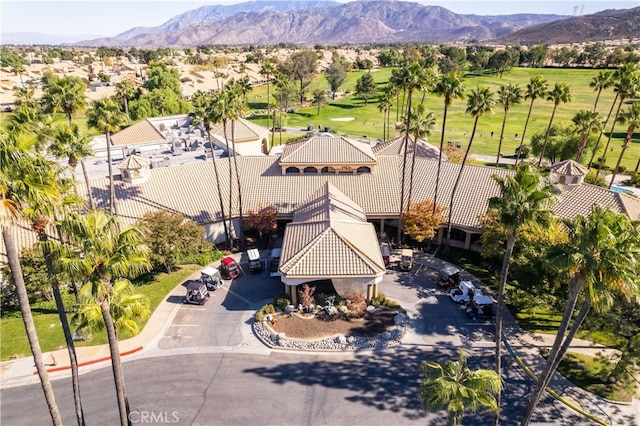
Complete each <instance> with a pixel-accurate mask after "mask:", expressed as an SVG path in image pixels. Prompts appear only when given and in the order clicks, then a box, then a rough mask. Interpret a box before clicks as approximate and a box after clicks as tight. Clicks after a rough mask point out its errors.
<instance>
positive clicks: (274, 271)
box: [269, 247, 282, 278]
mask: <svg viewBox="0 0 640 426" xmlns="http://www.w3.org/2000/svg"><path fill="white" fill-rule="evenodd" d="M280 256H282V249H281V248H280V247H276V248H274V249H273V250H271V256H270V259H269V276H271V277H272V278H274V277H279V276H280V275H281V274H280V270H279V269H280Z"/></svg>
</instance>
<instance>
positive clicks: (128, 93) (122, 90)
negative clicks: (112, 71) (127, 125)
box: [116, 80, 136, 120]
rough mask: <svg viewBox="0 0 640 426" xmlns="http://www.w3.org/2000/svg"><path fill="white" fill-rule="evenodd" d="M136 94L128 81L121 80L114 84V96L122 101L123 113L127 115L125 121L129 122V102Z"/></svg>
mask: <svg viewBox="0 0 640 426" xmlns="http://www.w3.org/2000/svg"><path fill="white" fill-rule="evenodd" d="M135 94H136V87H135V86H134V85H133V83H132V82H131V81H129V80H122V81H120V82H118V83H116V96H118V97H119V98H121V99H122V102H123V104H124V113H125V114H126V115H127V120H131V116H130V115H129V100H130V99H131V98H133V97H134V96H135Z"/></svg>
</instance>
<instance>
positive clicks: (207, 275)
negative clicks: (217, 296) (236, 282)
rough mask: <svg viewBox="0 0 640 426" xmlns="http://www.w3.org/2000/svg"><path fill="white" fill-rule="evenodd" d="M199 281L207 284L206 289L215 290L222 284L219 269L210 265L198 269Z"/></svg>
mask: <svg viewBox="0 0 640 426" xmlns="http://www.w3.org/2000/svg"><path fill="white" fill-rule="evenodd" d="M200 281H202V282H203V283H204V285H206V286H207V290H217V289H219V288H220V287H222V286H223V285H224V282H223V281H222V276H221V275H220V271H219V270H218V269H216V268H214V267H211V266H207V267H206V268H204V269H203V270H202V271H200Z"/></svg>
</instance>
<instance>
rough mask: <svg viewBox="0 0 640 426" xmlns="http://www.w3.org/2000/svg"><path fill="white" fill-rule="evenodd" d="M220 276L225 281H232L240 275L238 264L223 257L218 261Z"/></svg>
mask: <svg viewBox="0 0 640 426" xmlns="http://www.w3.org/2000/svg"><path fill="white" fill-rule="evenodd" d="M220 275H221V276H222V278H224V279H225V280H232V279H234V278H235V277H237V276H238V275H240V267H239V266H238V262H236V261H235V260H233V259H232V258H230V257H225V258H224V259H222V260H221V261H220Z"/></svg>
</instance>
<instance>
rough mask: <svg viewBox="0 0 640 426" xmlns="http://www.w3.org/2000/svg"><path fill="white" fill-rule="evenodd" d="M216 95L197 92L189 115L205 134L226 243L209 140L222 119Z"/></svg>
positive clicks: (221, 199) (222, 210)
mask: <svg viewBox="0 0 640 426" xmlns="http://www.w3.org/2000/svg"><path fill="white" fill-rule="evenodd" d="M216 97H217V95H210V94H206V93H204V92H198V93H196V95H195V98H194V101H193V112H192V113H191V115H192V117H193V121H194V123H193V124H194V125H198V124H202V125H203V126H204V129H205V131H206V132H207V139H208V140H209V146H210V147H211V160H212V161H213V172H214V174H215V178H216V188H217V191H218V200H219V201H220V214H221V215H222V226H223V227H224V236H225V239H226V240H227V241H231V236H230V235H229V229H228V228H227V220H226V217H225V214H224V201H223V198H222V189H221V187H220V173H219V172H218V162H217V161H216V156H215V154H214V153H213V140H212V139H211V126H212V125H215V124H218V123H219V122H220V121H221V120H222V118H221V117H220V115H219V113H218V109H217V104H216Z"/></svg>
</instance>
